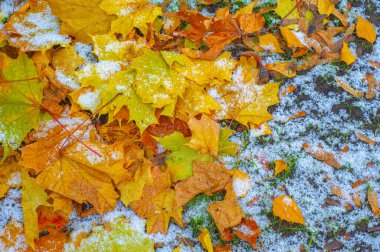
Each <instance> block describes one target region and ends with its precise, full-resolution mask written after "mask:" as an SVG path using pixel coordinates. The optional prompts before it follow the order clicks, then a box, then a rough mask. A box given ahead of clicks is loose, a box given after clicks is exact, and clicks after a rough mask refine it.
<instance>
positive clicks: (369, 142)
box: [355, 132, 376, 145]
mask: <svg viewBox="0 0 380 252" xmlns="http://www.w3.org/2000/svg"><path fill="white" fill-rule="evenodd" d="M355 136H356V137H357V138H359V139H360V140H361V141H363V142H366V143H367V144H370V145H375V144H376V142H375V141H374V140H372V139H371V138H369V137H367V136H366V135H363V134H362V133H359V132H355Z"/></svg>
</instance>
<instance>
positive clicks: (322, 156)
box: [302, 143, 342, 169]
mask: <svg viewBox="0 0 380 252" xmlns="http://www.w3.org/2000/svg"><path fill="white" fill-rule="evenodd" d="M302 147H303V148H304V149H305V150H306V152H307V153H308V154H310V155H311V156H313V157H314V158H315V159H318V160H319V161H322V162H324V163H326V164H328V165H330V166H332V167H334V168H336V169H339V168H341V167H342V166H341V165H340V164H339V162H338V161H337V160H336V158H335V156H334V154H332V153H330V152H326V151H324V150H322V149H317V150H313V149H312V148H311V147H310V146H309V145H308V144H307V143H304V144H303V146H302Z"/></svg>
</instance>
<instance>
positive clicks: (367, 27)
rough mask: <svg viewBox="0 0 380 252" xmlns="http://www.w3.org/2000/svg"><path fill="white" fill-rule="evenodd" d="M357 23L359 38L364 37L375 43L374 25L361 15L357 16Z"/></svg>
mask: <svg viewBox="0 0 380 252" xmlns="http://www.w3.org/2000/svg"><path fill="white" fill-rule="evenodd" d="M357 19H358V21H357V23H356V35H358V37H359V38H364V39H366V40H367V41H368V42H370V43H372V44H373V43H374V42H375V40H376V30H375V28H374V27H373V25H372V24H371V23H370V22H368V21H367V20H365V19H363V18H362V17H361V16H357Z"/></svg>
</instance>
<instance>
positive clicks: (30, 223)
mask: <svg viewBox="0 0 380 252" xmlns="http://www.w3.org/2000/svg"><path fill="white" fill-rule="evenodd" d="M21 179H22V191H21V206H22V211H23V216H24V232H25V242H26V244H28V245H29V246H30V247H32V248H33V249H34V248H35V246H34V239H36V238H38V233H39V230H38V215H37V208H38V207H39V206H43V205H44V206H49V203H48V202H47V199H48V196H47V194H46V192H45V191H44V189H43V188H42V187H40V186H39V185H37V183H36V181H35V179H33V178H31V177H29V174H28V172H27V171H26V169H22V170H21Z"/></svg>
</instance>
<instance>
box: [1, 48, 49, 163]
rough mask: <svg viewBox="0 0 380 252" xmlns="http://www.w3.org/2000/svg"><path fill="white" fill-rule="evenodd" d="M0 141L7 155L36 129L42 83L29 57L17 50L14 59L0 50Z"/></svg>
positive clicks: (38, 119)
mask: <svg viewBox="0 0 380 252" xmlns="http://www.w3.org/2000/svg"><path fill="white" fill-rule="evenodd" d="M0 66H1V67H0V68H1V70H0V71H1V72H0V80H1V82H2V83H3V84H2V86H1V87H0V132H1V133H0V143H2V144H3V146H4V156H3V158H5V157H7V155H8V153H9V150H10V148H11V149H13V150H15V149H17V148H18V147H19V146H20V144H21V142H22V140H23V139H24V137H25V136H26V134H27V133H28V132H29V131H30V130H31V129H38V126H39V121H40V120H41V119H42V117H43V115H44V113H43V112H42V111H41V106H40V104H41V101H42V90H43V88H44V86H45V85H44V83H41V82H39V80H38V75H37V72H36V69H35V67H34V65H33V61H32V60H31V59H29V58H28V56H26V54H21V55H20V56H19V57H18V58H17V59H11V58H8V57H7V56H6V55H4V54H0Z"/></svg>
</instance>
